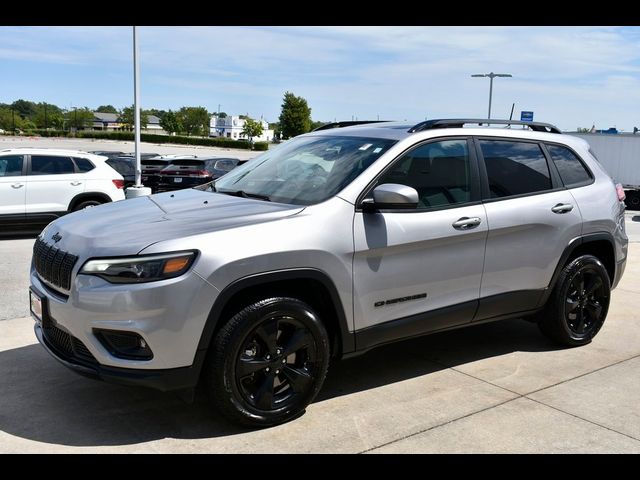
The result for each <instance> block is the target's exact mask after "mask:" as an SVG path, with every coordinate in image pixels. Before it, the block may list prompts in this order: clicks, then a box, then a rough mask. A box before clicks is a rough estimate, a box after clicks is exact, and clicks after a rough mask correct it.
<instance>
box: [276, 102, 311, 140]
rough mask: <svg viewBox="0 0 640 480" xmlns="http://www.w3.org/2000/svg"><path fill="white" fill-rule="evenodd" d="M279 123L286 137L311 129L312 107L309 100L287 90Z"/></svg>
mask: <svg viewBox="0 0 640 480" xmlns="http://www.w3.org/2000/svg"><path fill="white" fill-rule="evenodd" d="M279 123H280V130H281V132H282V136H283V138H285V139H287V138H291V137H295V136H296V135H301V134H303V133H307V132H308V131H309V130H310V129H311V108H309V105H308V104H307V101H306V100H305V99H304V98H302V97H296V96H295V95H294V94H293V93H291V92H285V94H284V100H283V102H282V111H281V112H280V118H279Z"/></svg>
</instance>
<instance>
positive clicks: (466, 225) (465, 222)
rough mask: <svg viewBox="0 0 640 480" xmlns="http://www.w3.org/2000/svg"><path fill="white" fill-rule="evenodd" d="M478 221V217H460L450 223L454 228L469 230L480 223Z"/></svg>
mask: <svg viewBox="0 0 640 480" xmlns="http://www.w3.org/2000/svg"><path fill="white" fill-rule="evenodd" d="M480 222H481V220H480V218H479V217H471V218H469V217H462V218H460V219H458V220H456V221H455V222H453V223H452V224H451V225H452V226H453V228H455V229H456V230H470V229H472V228H475V227H477V226H478V225H480Z"/></svg>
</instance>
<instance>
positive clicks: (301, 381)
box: [236, 316, 318, 411]
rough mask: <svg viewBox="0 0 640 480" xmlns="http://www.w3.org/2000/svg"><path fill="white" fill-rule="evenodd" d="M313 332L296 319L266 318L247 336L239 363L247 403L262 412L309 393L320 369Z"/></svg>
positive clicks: (238, 376) (241, 388) (239, 379)
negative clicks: (318, 367)
mask: <svg viewBox="0 0 640 480" xmlns="http://www.w3.org/2000/svg"><path fill="white" fill-rule="evenodd" d="M317 359H318V356H317V349H316V346H315V341H314V339H313V336H312V335H311V332H310V331H309V329H308V328H307V327H306V326H305V325H304V324H302V322H300V321H298V320H296V319H295V318H293V317H288V316H276V317H270V318H266V319H265V320H264V321H263V323H262V324H261V325H260V326H259V327H258V328H256V329H254V330H253V331H252V332H251V333H250V334H249V335H247V337H246V339H245V342H244V346H243V347H242V348H241V349H240V355H239V356H238V359H237V362H236V382H237V385H238V389H239V391H240V392H241V394H242V396H243V397H244V399H245V401H247V402H248V403H250V404H251V405H252V406H254V407H255V408H258V409H260V410H266V411H269V410H273V409H277V408H280V407H282V406H285V405H287V404H293V403H295V401H296V397H298V396H301V395H302V396H304V395H305V394H306V393H308V391H309V388H310V387H311V385H312V381H313V377H314V375H315V373H316V370H317V364H316V363H317Z"/></svg>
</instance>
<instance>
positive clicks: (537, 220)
mask: <svg viewBox="0 0 640 480" xmlns="http://www.w3.org/2000/svg"><path fill="white" fill-rule="evenodd" d="M476 145H477V152H478V156H479V157H480V159H481V161H480V172H481V176H482V177H483V179H484V181H483V202H484V206H485V209H486V212H487V221H488V223H489V236H488V238H487V248H486V254H485V259H484V262H485V265H484V272H483V276H482V287H481V289H480V298H481V300H480V306H479V309H478V313H477V314H476V317H475V320H481V319H485V318H491V317H493V316H497V315H500V314H503V313H511V312H518V311H526V310H530V309H533V308H535V307H536V306H537V305H538V303H539V301H540V299H541V296H542V293H543V291H544V289H545V288H547V286H548V285H549V282H550V281H551V277H552V275H553V272H554V270H555V268H556V266H557V264H558V261H559V259H560V257H561V255H562V253H563V251H564V249H565V247H566V246H567V245H568V244H569V242H570V241H571V240H572V239H573V238H575V237H577V236H579V235H580V233H581V229H582V217H581V215H580V211H579V209H578V207H577V205H576V204H575V200H574V198H573V196H572V195H571V193H570V192H569V191H568V190H566V189H565V188H564V186H563V185H562V182H561V181H560V178H559V176H558V174H557V171H556V169H555V168H550V159H548V158H547V157H546V156H545V152H544V150H543V149H542V147H541V145H540V143H538V142H536V141H525V140H513V139H503V138H496V137H490V138H488V137H484V138H477V139H476Z"/></svg>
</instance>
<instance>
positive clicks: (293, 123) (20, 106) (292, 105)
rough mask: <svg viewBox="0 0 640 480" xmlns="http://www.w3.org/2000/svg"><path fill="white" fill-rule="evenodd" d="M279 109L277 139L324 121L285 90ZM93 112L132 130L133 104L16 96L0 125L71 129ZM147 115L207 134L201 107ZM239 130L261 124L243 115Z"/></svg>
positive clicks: (88, 122)
mask: <svg viewBox="0 0 640 480" xmlns="http://www.w3.org/2000/svg"><path fill="white" fill-rule="evenodd" d="M281 108H282V110H281V113H280V116H279V118H278V122H274V123H271V124H270V125H269V127H270V128H273V129H274V130H275V136H276V138H279V139H284V140H286V139H288V138H291V137H295V136H297V135H300V134H303V133H307V132H309V131H311V130H313V129H314V128H316V127H318V126H320V125H323V124H324V123H325V122H314V121H313V120H312V119H311V108H310V107H309V105H308V103H307V101H306V100H305V99H304V98H302V97H298V96H296V95H294V94H293V93H291V92H285V94H284V98H283V103H282V106H281ZM94 112H99V113H111V114H115V115H117V117H116V121H117V122H118V123H120V124H122V128H123V129H125V130H132V129H133V125H134V108H133V105H131V106H127V107H124V108H122V109H120V110H118V109H117V108H115V107H114V106H113V105H100V106H99V107H98V108H96V109H95V110H91V109H89V108H88V107H79V108H70V109H64V108H60V107H58V106H57V105H53V104H51V103H47V102H38V103H36V102H32V101H29V100H23V99H20V100H16V101H15V102H13V103H11V104H7V103H0V129H3V130H5V131H16V130H21V131H25V130H35V129H52V130H71V129H82V128H87V127H91V126H92V125H93V122H94ZM149 115H154V116H156V117H158V118H159V119H160V126H161V127H162V128H163V129H164V130H165V131H166V132H167V133H170V134H184V135H188V136H191V135H194V136H198V135H200V136H209V122H210V118H211V115H212V114H210V113H209V112H208V111H207V109H206V108H205V107H182V108H180V109H179V110H158V109H141V111H140V126H141V128H143V129H144V128H147V125H148V124H149ZM217 115H218V117H220V118H224V117H226V116H227V114H226V113H225V112H219V113H217ZM241 117H242V118H244V119H245V126H244V129H243V132H242V133H243V134H244V135H246V136H247V138H249V139H250V140H252V138H253V137H256V136H260V135H261V134H262V130H263V129H262V124H261V122H258V121H256V120H253V119H251V118H250V117H247V116H245V115H241Z"/></svg>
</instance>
